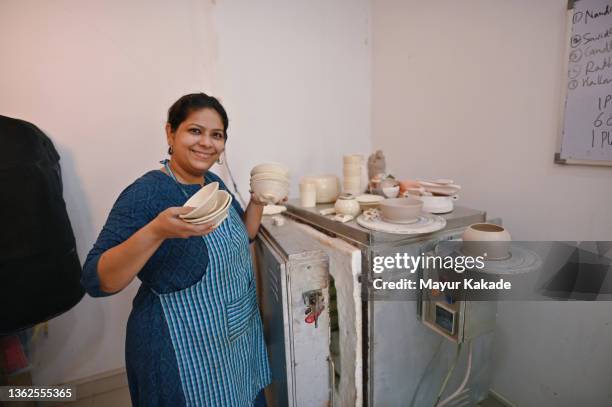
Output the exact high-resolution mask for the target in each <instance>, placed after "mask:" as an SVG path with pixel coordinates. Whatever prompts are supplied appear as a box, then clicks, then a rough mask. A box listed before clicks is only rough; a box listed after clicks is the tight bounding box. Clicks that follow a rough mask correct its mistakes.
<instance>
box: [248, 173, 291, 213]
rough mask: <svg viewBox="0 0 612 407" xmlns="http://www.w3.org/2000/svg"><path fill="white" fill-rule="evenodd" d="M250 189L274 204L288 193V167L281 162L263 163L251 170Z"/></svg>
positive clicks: (261, 199) (260, 197)
mask: <svg viewBox="0 0 612 407" xmlns="http://www.w3.org/2000/svg"><path fill="white" fill-rule="evenodd" d="M251 190H252V191H253V193H254V194H255V197H256V198H257V199H258V200H259V201H261V202H265V203H267V204H276V203H278V202H280V201H282V200H283V199H284V198H285V197H286V196H287V195H288V194H289V169H287V167H285V166H284V165H282V164H277V163H264V164H259V165H256V166H255V167H253V169H252V170H251Z"/></svg>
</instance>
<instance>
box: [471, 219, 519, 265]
mask: <svg viewBox="0 0 612 407" xmlns="http://www.w3.org/2000/svg"><path fill="white" fill-rule="evenodd" d="M462 239H463V243H462V246H461V250H462V251H463V252H464V253H465V254H468V255H471V256H485V253H486V257H485V259H487V260H503V259H507V258H508V257H510V241H511V240H512V237H511V236H510V233H509V232H508V231H507V230H506V229H505V228H504V227H502V226H499V225H494V224H492V223H475V224H473V225H470V226H468V227H467V229H465V231H464V232H463V236H462Z"/></svg>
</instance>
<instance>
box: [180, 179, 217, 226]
mask: <svg viewBox="0 0 612 407" xmlns="http://www.w3.org/2000/svg"><path fill="white" fill-rule="evenodd" d="M218 190H219V183H218V182H211V183H210V184H206V185H204V186H203V187H202V188H201V189H200V190H199V191H198V192H196V193H195V194H193V196H192V197H191V198H189V199H188V200H187V202H185V204H184V205H183V206H191V207H193V208H194V209H193V210H192V211H191V212H189V213H186V214H184V215H179V217H180V218H183V219H195V218H200V217H202V216H205V215H206V214H207V213H208V212H210V210H211V209H212V208H213V207H214V206H215V205H216V203H217V200H216V197H217V191H218Z"/></svg>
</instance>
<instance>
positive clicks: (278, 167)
mask: <svg viewBox="0 0 612 407" xmlns="http://www.w3.org/2000/svg"><path fill="white" fill-rule="evenodd" d="M264 172H273V173H277V174H282V175H284V176H285V177H289V168H287V167H285V166H284V165H283V164H279V163H263V164H259V165H256V166H255V167H253V169H252V170H251V176H253V175H255V174H260V173H264Z"/></svg>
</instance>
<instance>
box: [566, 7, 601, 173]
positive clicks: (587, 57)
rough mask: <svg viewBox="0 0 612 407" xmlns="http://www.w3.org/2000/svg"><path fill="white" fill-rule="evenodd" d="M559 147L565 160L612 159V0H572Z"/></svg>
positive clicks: (595, 162)
mask: <svg viewBox="0 0 612 407" xmlns="http://www.w3.org/2000/svg"><path fill="white" fill-rule="evenodd" d="M570 7H571V8H570V10H569V24H571V29H570V30H568V31H569V32H570V33H571V34H570V36H569V38H568V42H569V44H568V53H567V55H568V60H567V81H566V84H565V85H566V92H565V93H566V97H565V107H564V114H563V126H562V134H561V143H560V148H559V153H558V154H557V155H556V161H557V162H559V163H565V164H576V163H577V164H594V165H612V0H576V1H575V2H571V4H570Z"/></svg>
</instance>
